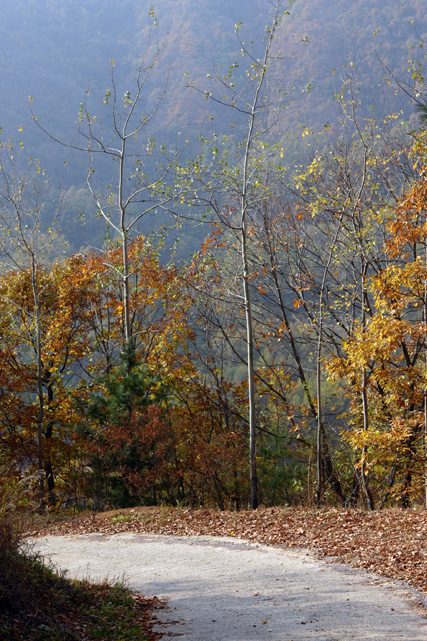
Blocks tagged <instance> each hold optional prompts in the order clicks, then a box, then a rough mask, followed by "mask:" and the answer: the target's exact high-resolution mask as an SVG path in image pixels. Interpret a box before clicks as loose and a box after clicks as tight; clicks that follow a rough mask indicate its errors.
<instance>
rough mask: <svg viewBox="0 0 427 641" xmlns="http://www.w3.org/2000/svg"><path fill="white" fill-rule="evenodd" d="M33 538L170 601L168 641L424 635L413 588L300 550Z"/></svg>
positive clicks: (152, 539) (85, 573)
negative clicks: (413, 595) (409, 591)
mask: <svg viewBox="0 0 427 641" xmlns="http://www.w3.org/2000/svg"><path fill="white" fill-rule="evenodd" d="M33 543H34V546H35V549H36V550H38V551H39V552H40V553H41V554H42V555H43V556H45V557H47V558H49V559H51V561H52V563H53V564H54V565H56V566H57V567H58V568H61V569H67V570H68V575H69V576H72V577H76V578H77V577H78V578H90V579H91V580H102V579H105V578H108V579H110V580H124V581H125V582H126V583H127V585H129V586H130V587H131V588H132V589H135V590H138V591H140V592H141V593H142V594H144V595H146V596H154V595H156V596H158V597H159V598H163V599H167V601H168V607H167V608H166V609H165V610H160V611H159V617H160V618H161V620H162V621H163V622H164V625H163V626H162V627H161V630H162V631H166V636H165V640H166V639H174V638H175V637H176V635H179V636H178V637H177V638H178V640H180V639H182V641H252V639H258V640H259V641H264V640H265V641H350V640H357V641H364V640H365V639H369V640H370V641H374V640H375V641H395V640H397V639H403V640H404V641H427V619H426V616H425V615H423V614H422V613H421V612H420V611H419V610H417V609H416V608H415V606H414V602H413V600H412V599H411V598H409V593H408V590H407V589H405V588H404V587H398V586H396V584H394V583H392V582H391V581H387V580H384V579H380V578H378V577H373V576H370V575H368V574H366V573H365V572H362V571H356V570H353V569H351V568H349V567H348V566H343V565H339V564H337V563H326V562H324V561H318V560H316V559H315V557H314V556H313V555H311V554H310V553H308V552H304V551H292V550H284V549H281V548H274V547H266V546H262V545H258V544H253V543H249V542H245V541H240V540H237V539H234V538H217V537H167V536H152V535H147V536H145V535H144V536H142V535H137V534H118V535H114V536H105V535H101V534H93V535H80V536H49V537H45V538H42V539H36V540H35V541H33ZM118 641H119V640H118Z"/></svg>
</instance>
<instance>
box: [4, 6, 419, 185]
mask: <svg viewBox="0 0 427 641" xmlns="http://www.w3.org/2000/svg"><path fill="white" fill-rule="evenodd" d="M155 4H156V6H155V10H156V14H157V16H158V19H159V25H160V26H159V30H158V32H159V35H160V38H161V39H164V40H165V41H166V42H167V45H166V48H165V50H164V53H163V55H162V61H161V63H160V66H159V68H158V70H157V72H156V74H157V75H156V82H157V83H158V84H161V83H163V82H164V80H165V78H166V76H167V75H168V69H169V68H170V67H172V68H171V69H170V72H169V87H168V92H167V97H166V100H165V103H164V107H163V110H162V113H161V117H160V118H159V119H157V122H156V127H155V130H154V133H155V135H156V137H158V138H159V139H162V140H166V141H167V142H170V141H172V140H174V138H175V135H176V133H177V131H180V130H182V131H183V132H185V134H186V135H188V134H190V135H194V136H195V137H197V135H198V133H199V131H200V128H201V127H202V126H203V123H204V122H205V121H206V119H207V117H208V115H209V113H210V109H211V106H210V104H208V103H206V102H205V101H203V99H200V98H199V97H198V96H197V95H196V93H195V92H194V91H191V90H188V89H186V87H185V85H186V81H185V80H184V78H183V74H184V72H188V74H189V75H188V78H190V79H191V80H194V81H195V82H196V83H198V84H199V85H200V86H203V85H204V83H206V82H207V81H206V75H207V73H209V72H210V71H211V70H212V68H213V67H216V68H218V67H219V65H221V64H223V65H224V66H226V67H227V66H228V65H229V64H230V63H231V62H233V61H235V60H239V59H240V60H241V58H239V56H240V51H239V44H238V42H237V40H236V38H235V36H234V25H235V23H236V22H238V21H239V20H241V21H242V22H244V23H245V25H244V28H243V33H245V37H246V40H247V41H249V40H251V39H252V38H255V39H257V40H259V38H260V36H261V35H262V32H263V27H264V25H265V23H266V22H268V16H267V13H268V10H269V7H270V5H269V2H268V0H251V2H247V0H235V1H234V2H233V3H230V2H228V0H203V1H202V2H200V0H197V1H196V0H157V2H156V3H155ZM149 5H150V3H149V2H146V1H143V2H135V1H134V0H120V2H117V0H85V1H84V2H83V0H15V1H14V2H13V3H12V2H10V0H0V11H1V18H2V19H1V38H0V59H1V66H0V126H2V128H3V132H4V133H3V137H7V136H12V137H13V138H17V137H18V136H20V137H24V139H25V141H26V144H27V146H28V148H29V149H31V150H32V151H33V153H35V154H37V155H38V156H40V157H41V160H42V164H44V165H46V166H47V167H48V169H49V168H50V169H51V168H52V167H55V168H58V167H59V166H61V164H63V162H64V160H65V159H67V160H70V159H71V164H70V165H69V166H68V170H67V173H66V175H65V178H64V180H65V183H66V184H76V183H78V182H79V180H80V178H79V176H81V178H82V180H84V175H85V173H84V169H83V168H82V165H84V164H85V159H84V158H83V159H82V158H80V156H79V157H78V158H76V157H73V156H72V154H70V153H69V152H66V150H64V149H58V148H57V147H55V146H52V143H51V141H49V140H48V139H47V138H46V137H44V136H43V135H42V134H41V133H40V132H39V131H38V130H37V128H35V126H34V124H33V123H32V121H31V116H30V113H29V108H28V96H29V95H32V96H34V106H35V110H36V112H37V114H38V117H39V119H40V121H41V122H43V123H45V124H47V125H48V126H49V127H50V128H51V130H52V131H54V132H55V133H56V134H57V135H59V136H61V137H62V138H64V139H67V140H68V139H70V138H72V136H73V134H74V132H75V121H76V116H77V111H78V106H79V103H80V102H81V100H82V99H83V97H84V93H85V90H86V89H87V88H88V86H90V87H91V91H92V94H93V96H94V97H95V98H94V101H93V104H94V105H95V107H96V105H97V101H98V102H99V97H100V96H101V95H102V94H103V92H104V91H105V89H106V88H107V87H108V86H109V83H110V78H109V59H111V58H114V59H116V60H117V77H118V78H119V86H120V87H125V86H127V84H129V82H130V81H131V78H132V76H133V74H134V70H135V63H136V61H137V60H138V58H139V57H140V55H141V52H142V51H143V49H144V46H145V41H146V38H147V34H148V28H147V24H148V22H147V10H148V7H149ZM290 12H291V15H290V17H289V18H287V19H286V20H285V22H284V26H283V28H282V30H281V32H280V35H279V37H278V44H279V45H280V48H281V49H282V52H283V54H284V62H283V64H281V65H280V66H279V67H278V68H279V69H280V71H278V72H277V75H276V76H275V77H274V78H273V82H276V83H279V82H280V83H281V84H282V85H283V87H285V88H287V89H288V92H289V95H292V97H293V99H294V101H295V103H296V106H297V109H296V110H294V112H293V115H292V117H290V119H289V122H288V123H287V125H286V126H288V124H289V127H294V126H295V122H296V119H300V120H303V121H305V122H310V123H312V124H313V126H315V127H321V126H322V125H323V124H324V123H326V122H327V121H328V122H331V121H334V120H335V119H336V118H337V117H338V115H339V108H338V107H337V105H336V104H335V103H334V101H333V94H334V91H336V90H337V89H339V87H340V85H341V82H342V80H343V79H344V78H345V77H346V74H347V73H348V71H349V70H351V71H353V72H354V74H355V76H356V77H357V79H358V80H359V81H360V82H361V86H362V94H361V97H362V100H363V102H365V103H366V104H375V105H376V106H377V108H378V110H379V112H380V113H381V112H382V111H383V110H384V109H385V110H388V109H391V108H400V107H405V108H406V116H409V115H410V113H411V109H412V107H411V105H410V101H409V99H408V98H407V97H406V96H403V97H402V96H399V97H398V98H397V99H396V98H394V97H392V98H391V100H392V103H393V104H389V102H387V101H389V100H390V97H389V96H388V97H387V101H386V99H385V98H384V95H383V89H382V88H381V89H380V87H379V85H380V83H381V79H382V77H383V76H384V74H385V70H384V68H383V67H382V66H381V64H380V62H379V57H381V58H382V59H383V61H384V62H385V63H386V64H387V65H389V66H390V67H391V68H392V69H394V70H395V69H399V73H400V74H406V67H407V60H408V56H409V54H410V51H409V49H408V46H409V44H410V43H415V42H416V41H417V36H416V34H415V32H414V29H413V27H412V26H411V25H410V24H409V21H410V20H413V21H414V23H415V25H416V27H417V29H418V31H419V32H420V34H421V35H424V36H426V35H427V17H426V12H425V3H423V2H422V1H421V0H407V2H405V3H402V2H400V0H389V2H387V3H386V4H385V3H384V2H383V0H296V2H295V3H294V4H293V5H292V6H291V7H290ZM374 32H375V34H376V35H374ZM301 41H305V42H307V44H302V42H301ZM349 61H351V62H352V63H353V66H351V67H350V66H349ZM344 65H347V68H346V69H345V68H344ZM332 69H335V74H333V72H332ZM292 86H294V87H295V88H294V89H292ZM310 86H311V89H310V91H308V88H309V87H310ZM152 90H153V91H154V90H155V86H154V85H153V86H152ZM295 114H296V115H295ZM228 118H229V114H228V113H226V112H221V115H220V119H219V123H218V126H219V127H221V126H223V124H224V123H225V122H226V121H227V119H228ZM21 125H24V132H23V134H18V133H17V130H18V128H19V127H20V126H21Z"/></svg>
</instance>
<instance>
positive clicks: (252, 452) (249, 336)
mask: <svg viewBox="0 0 427 641" xmlns="http://www.w3.org/2000/svg"><path fill="white" fill-rule="evenodd" d="M246 241H247V238H246V221H245V220H243V223H242V236H241V248H242V262H243V295H244V305H245V318H246V345H247V359H248V400H249V464H250V484H251V507H252V509H253V510H256V509H257V507H258V475H257V464H256V413H255V367H254V338H253V321H252V309H251V297H250V290H249V273H248V258H247V245H246Z"/></svg>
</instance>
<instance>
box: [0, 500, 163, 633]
mask: <svg viewBox="0 0 427 641" xmlns="http://www.w3.org/2000/svg"><path fill="white" fill-rule="evenodd" d="M155 606H156V604H155V603H154V602H153V601H150V600H147V599H144V598H143V597H141V596H139V595H135V594H132V593H131V592H130V591H129V590H127V589H126V588H125V587H124V586H123V585H121V584H117V585H109V584H107V583H104V584H100V585H93V584H90V583H88V582H86V581H83V582H81V581H73V580H70V579H68V578H67V577H66V576H65V575H64V574H61V573H58V572H56V571H55V570H54V569H52V568H50V567H47V566H46V565H45V564H44V563H43V561H42V559H41V558H40V556H39V555H37V554H35V553H34V552H32V551H31V548H29V547H28V546H26V545H25V544H24V543H23V541H22V537H21V535H20V528H19V520H18V519H17V518H16V516H15V513H14V512H13V510H11V509H9V504H8V501H7V500H6V499H5V498H4V496H3V498H2V500H0V641H95V640H101V641H137V640H138V641H153V640H154V639H158V638H159V637H160V635H159V634H156V633H154V632H153V631H152V626H153V617H152V611H153V609H154V607H155Z"/></svg>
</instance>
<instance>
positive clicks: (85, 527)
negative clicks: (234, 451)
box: [26, 507, 427, 593]
mask: <svg viewBox="0 0 427 641" xmlns="http://www.w3.org/2000/svg"><path fill="white" fill-rule="evenodd" d="M94 532H97V533H101V534H106V535H111V534H117V533H121V532H135V533H138V534H163V535H171V536H200V535H205V536H231V537H234V538H237V539H247V540H249V541H252V542H257V543H261V544H264V545H275V546H284V547H291V548H307V549H309V550H312V551H314V552H316V553H318V554H319V556H321V557H334V558H335V559H336V560H339V561H342V562H344V563H349V564H351V565H353V566H354V567H357V568H364V569H365V570H368V571H369V572H372V573H376V574H378V575H380V576H383V577H387V578H389V579H394V580H400V581H404V582H406V583H408V584H410V585H411V586H413V587H414V588H416V589H418V590H419V591H420V592H423V593H427V511H424V510H417V509H401V508H390V509H384V510H380V511H377V512H365V511H362V510H355V509H333V508H318V509H307V508H277V507H275V508H260V509H258V510H256V511H219V510H215V509H203V508H199V509H192V508H172V507H137V508H131V509H123V510H114V511H110V512H102V513H88V514H81V515H76V516H73V517H70V518H66V519H64V518H62V519H58V518H55V517H49V518H48V519H47V520H45V521H43V522H34V523H33V524H32V525H30V526H29V528H28V531H27V533H26V535H27V536H42V535H48V534H54V535H64V534H91V533H94Z"/></svg>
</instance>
